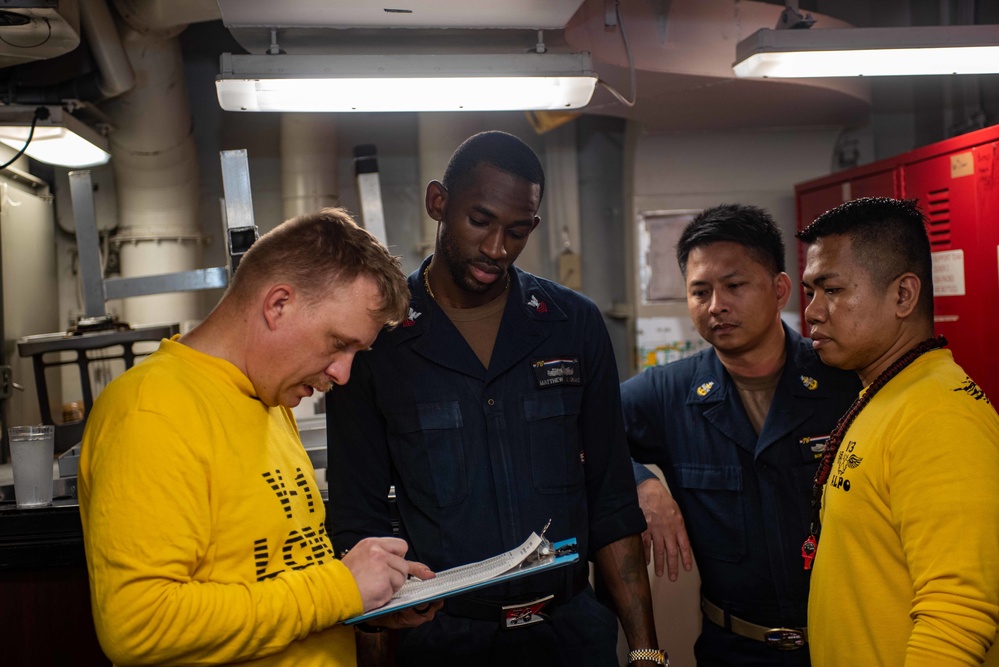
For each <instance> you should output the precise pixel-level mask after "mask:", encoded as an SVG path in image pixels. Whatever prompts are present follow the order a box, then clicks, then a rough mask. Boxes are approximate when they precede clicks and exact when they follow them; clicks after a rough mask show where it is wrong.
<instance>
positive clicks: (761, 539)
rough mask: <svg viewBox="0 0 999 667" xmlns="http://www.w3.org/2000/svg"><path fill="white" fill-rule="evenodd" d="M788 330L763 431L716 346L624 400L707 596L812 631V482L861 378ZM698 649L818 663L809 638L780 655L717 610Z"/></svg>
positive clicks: (632, 385)
mask: <svg viewBox="0 0 999 667" xmlns="http://www.w3.org/2000/svg"><path fill="white" fill-rule="evenodd" d="M784 332H785V337H786V338H785V340H786V361H785V364H784V370H783V372H782V373H781V376H780V379H779V380H778V384H777V388H776V390H775V391H774V396H773V401H772V403H771V406H770V412H769V413H768V414H767V418H766V421H765V422H764V424H763V428H762V431H761V433H760V434H759V436H757V434H756V431H755V430H754V429H753V426H752V423H751V422H750V421H749V417H748V416H747V414H746V411H745V408H744V407H743V405H742V400H741V399H740V397H739V392H738V389H737V387H736V386H735V384H734V383H733V381H732V378H731V376H729V374H728V372H727V371H726V370H725V367H724V366H722V363H721V361H720V360H719V359H718V355H717V354H716V353H715V351H714V349H713V348H712V349H707V350H702V351H701V352H699V353H698V354H696V355H694V356H692V357H689V358H687V359H682V360H680V361H677V362H674V363H671V364H668V365H666V366H659V367H655V368H651V369H649V370H647V371H645V372H643V373H640V374H638V375H636V376H635V377H633V378H631V379H630V380H628V381H626V382H625V383H624V384H623V385H622V387H621V400H622V405H623V409H624V416H625V429H626V431H627V434H628V444H629V447H630V449H631V455H632V457H633V458H634V459H635V460H636V461H639V462H641V463H654V464H656V465H658V466H659V467H660V468H661V469H662V471H663V474H664V475H665V477H666V481H667V483H668V484H669V488H670V491H671V493H672V494H673V497H674V498H675V499H676V502H677V504H678V505H679V506H680V511H681V513H682V514H683V518H684V522H685V524H686V528H687V533H688V535H689V537H690V542H691V548H692V549H693V552H694V557H695V558H696V560H697V566H698V569H699V571H700V574H701V593H702V595H703V596H704V597H705V598H706V599H707V600H709V601H710V602H711V603H713V604H714V605H716V606H717V607H720V608H722V609H723V610H724V611H725V612H726V614H730V615H732V616H736V617H738V618H741V619H743V620H745V621H749V622H750V623H754V624H757V625H762V626H766V627H788V628H803V627H805V626H806V611H807V606H808V572H806V571H805V570H804V567H803V561H802V557H801V545H802V542H804V540H805V538H806V537H807V536H808V527H809V523H810V519H811V514H810V509H809V500H810V498H811V489H812V479H813V476H814V474H815V469H816V468H817V466H818V461H819V459H820V458H821V454H822V447H823V445H824V443H825V439H826V437H828V435H829V434H830V432H831V431H832V430H833V428H835V426H836V422H837V421H838V420H839V418H840V416H842V415H843V413H845V412H846V410H847V409H848V408H849V406H850V404H851V403H852V402H853V400H854V399H855V398H856V397H857V394H858V392H859V391H860V388H861V385H860V381H859V379H858V378H857V375H856V374H855V373H852V372H848V371H842V370H838V369H835V368H830V367H829V366H826V365H824V364H823V363H822V362H821V361H820V360H819V358H818V355H817V354H816V353H815V352H813V351H812V347H811V341H810V340H808V339H806V338H802V336H801V335H800V334H798V333H797V332H795V331H792V330H791V329H789V328H788V327H787V326H786V325H785V326H784ZM645 475H646V476H651V473H649V472H648V470H645ZM639 481H642V480H641V479H640V480H639ZM694 652H695V655H696V657H697V661H698V665H700V666H702V667H704V666H709V665H710V666H713V665H808V664H809V663H808V649H807V646H806V647H805V648H803V649H799V650H794V651H779V650H776V649H773V648H770V647H768V646H766V645H765V644H763V643H762V642H759V641H755V640H752V639H747V638H744V637H740V636H738V635H736V634H734V633H732V632H729V631H726V630H725V629H724V628H721V627H719V626H717V625H714V624H713V623H711V621H709V620H708V619H706V618H705V619H703V628H702V634H701V637H700V638H699V639H698V641H697V644H696V645H695V648H694Z"/></svg>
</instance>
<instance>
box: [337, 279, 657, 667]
mask: <svg viewBox="0 0 999 667" xmlns="http://www.w3.org/2000/svg"><path fill="white" fill-rule="evenodd" d="M428 262H429V259H428V260H426V261H425V262H424V265H423V266H421V267H420V269H419V270H418V271H416V272H414V273H413V274H412V275H411V276H410V277H409V287H410V292H411V295H412V301H411V304H410V314H409V318H408V319H407V320H406V321H405V322H404V323H403V324H402V325H400V326H398V327H397V328H395V329H394V330H392V331H384V332H382V334H381V335H380V336H379V337H378V339H377V340H376V341H375V343H374V345H373V346H372V349H371V350H370V351H368V352H365V353H362V354H358V355H357V356H356V357H355V360H354V364H353V368H352V370H351V378H350V381H349V382H348V383H347V384H346V385H343V386H338V387H335V388H334V389H333V391H332V392H331V393H330V395H329V398H328V403H327V406H328V413H327V424H328V442H329V467H328V469H327V478H328V481H329V489H330V512H329V517H330V526H331V535H332V539H333V544H334V546H335V548H336V549H337V551H338V553H339V552H341V551H342V550H343V549H346V548H349V547H351V546H353V545H354V544H355V543H357V542H358V541H359V540H360V539H362V538H364V537H370V536H385V535H391V534H392V528H391V523H390V506H389V502H388V500H387V498H386V496H387V491H388V489H389V486H390V485H392V484H394V485H395V490H396V496H397V503H398V512H399V516H400V519H401V527H400V528H401V535H400V536H401V537H403V538H405V539H406V540H407V541H408V542H409V545H410V547H411V550H410V554H409V556H410V557H411V558H413V559H415V560H419V561H421V562H423V563H425V564H427V565H428V566H429V567H430V568H431V569H434V570H441V569H445V568H450V567H454V566H457V565H463V564H465V563H469V562H473V561H479V560H482V559H484V558H487V557H490V556H494V555H496V554H499V553H502V552H505V551H507V550H509V549H511V548H513V547H515V546H517V545H519V544H521V543H522V542H523V541H524V540H525V539H526V538H527V537H528V535H529V534H530V533H531V532H532V531H534V532H539V531H540V530H541V529H542V528H543V527H544V526H545V524H546V523H548V521H549V519H550V520H551V527H550V528H549V529H548V532H547V534H546V537H547V538H549V539H550V540H551V541H552V542H556V541H559V540H563V539H567V538H570V537H575V538H576V539H577V540H578V546H579V550H580V562H579V563H578V564H577V565H576V566H568V567H564V568H562V569H560V570H556V571H552V572H549V573H540V574H538V575H534V576H531V577H526V578H523V579H519V580H516V581H513V582H510V583H507V584H502V585H498V586H496V587H490V588H488V589H483V590H482V591H480V592H481V594H482V595H481V596H479V598H478V599H488V600H490V601H493V602H496V603H497V605H498V604H499V603H503V602H505V601H515V602H522V601H530V600H532V599H535V598H537V597H542V596H544V595H546V594H555V595H556V603H557V604H558V603H561V606H560V607H559V608H558V609H556V610H555V611H554V612H553V614H552V622H551V623H545V624H540V625H538V626H530V627H528V628H523V629H515V630H501V629H499V611H498V608H497V614H496V618H495V620H493V621H486V620H482V619H476V618H468V617H466V616H462V615H461V614H462V613H463V612H461V611H460V610H453V609H452V608H451V606H446V607H445V608H444V610H443V611H442V612H441V613H440V614H439V615H438V618H437V619H436V620H435V621H433V622H432V623H427V624H425V625H423V626H421V627H419V628H416V629H414V630H412V631H409V632H407V633H404V635H403V637H402V640H401V646H400V654H399V662H400V664H413V665H416V664H435V665H439V664H455V660H457V659H458V658H462V659H465V658H467V659H475V660H481V661H482V662H481V664H513V663H510V662H509V660H515V661H517V664H539V665H546V666H550V665H559V664H566V665H570V664H571V665H578V664H593V665H603V664H612V663H613V662H615V661H616V658H615V657H614V655H615V653H614V650H615V648H614V647H615V643H616V637H617V621H616V619H615V617H614V614H613V613H612V612H611V611H610V610H608V609H606V608H605V607H603V606H602V605H600V604H599V603H597V602H596V601H595V599H594V598H593V594H592V591H591V590H590V589H589V588H588V587H587V585H586V583H585V582H586V574H587V569H588V568H587V563H586V561H587V557H592V556H593V554H594V552H596V551H597V550H598V549H600V548H601V547H603V546H605V545H607V544H610V543H611V542H614V541H616V540H618V539H621V538H623V537H626V536H628V535H633V534H636V533H640V532H642V531H643V530H644V529H645V520H644V517H643V515H642V513H641V510H640V509H639V507H638V501H637V494H636V491H635V483H634V476H633V472H632V468H631V465H630V462H629V459H628V451H627V443H626V441H625V437H624V428H623V422H622V417H621V409H620V385H619V379H618V375H617V370H616V366H615V361H614V355H613V350H612V348H611V345H610V341H609V338H608V336H607V331H606V327H605V325H604V323H603V319H602V318H601V315H600V312H599V310H598V309H597V308H596V306H595V305H594V304H593V302H592V301H590V300H589V299H587V298H586V297H584V296H581V295H579V294H577V293H575V292H573V291H571V290H568V289H566V288H564V287H562V286H560V285H558V284H557V283H553V282H550V281H547V280H544V279H541V278H538V277H536V276H533V275H531V274H529V273H526V272H524V271H521V270H519V269H516V268H511V272H512V281H511V288H510V293H509V295H508V301H507V304H506V308H505V310H504V312H503V317H502V321H501V324H500V328H499V333H498V336H497V338H496V343H495V347H494V349H493V353H492V358H491V359H490V362H489V368H488V369H487V368H484V367H483V365H482V363H481V362H480V361H479V359H478V357H476V355H475V353H474V352H473V351H472V349H471V347H469V345H468V344H467V343H466V341H465V339H464V338H463V337H462V335H461V334H460V333H459V332H458V330H457V329H456V328H455V327H454V325H453V324H452V323H451V321H450V320H449V319H448V317H447V316H446V315H445V313H444V312H443V311H442V310H441V309H440V308H439V307H438V306H437V304H436V303H435V302H434V300H433V299H432V298H430V297H429V296H428V295H427V293H426V291H425V289H424V286H423V284H422V281H421V279H420V276H421V275H422V271H423V270H424V268H425V267H426V265H427V263H428ZM480 592H476V593H480ZM441 660H443V661H444V662H443V663H442V662H441ZM607 660H610V661H611V662H607Z"/></svg>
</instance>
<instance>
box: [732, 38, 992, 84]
mask: <svg viewBox="0 0 999 667" xmlns="http://www.w3.org/2000/svg"><path fill="white" fill-rule="evenodd" d="M732 67H733V69H734V70H735V74H736V76H738V77H746V78H810V77H832V76H892V75H905V74H990V73H995V72H999V25H955V26H938V27H902V28H829V29H820V30H815V29H803V30H780V29H778V30H769V29H763V30H758V31H756V32H755V33H753V34H752V35H750V36H749V37H747V38H746V39H744V40H742V41H740V42H739V43H738V45H737V46H736V61H735V64H734V65H733V66H732Z"/></svg>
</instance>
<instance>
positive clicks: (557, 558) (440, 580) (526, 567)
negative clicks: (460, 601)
mask: <svg viewBox="0 0 999 667" xmlns="http://www.w3.org/2000/svg"><path fill="white" fill-rule="evenodd" d="M503 559H508V560H509V561H510V562H513V563H514V565H513V566H512V567H508V568H505V569H503V570H502V571H501V572H499V573H493V571H494V570H495V569H496V568H498V567H499V565H500V564H505V563H504V560H503ZM578 560H579V554H578V553H576V538H574V537H572V538H569V539H567V540H562V541H561V542H554V543H552V542H549V541H548V540H546V539H545V538H544V537H540V536H538V535H537V534H536V533H531V537H529V538H528V540H527V541H526V542H524V544H522V545H520V546H519V547H517V548H516V549H512V550H511V551H508V552H506V553H504V554H500V555H498V556H493V557H492V558H487V559H486V560H484V561H479V562H478V563H469V564H468V565H459V566H458V567H453V568H451V569H449V570H442V571H441V572H438V573H437V576H436V577H435V578H434V579H427V580H425V581H420V580H419V579H413V578H411V579H410V581H408V582H406V583H405V584H404V585H403V587H402V588H400V589H399V590H398V591H397V592H396V594H395V595H394V596H393V597H392V599H391V600H390V601H389V602H388V603H386V604H385V605H383V606H381V607H379V608H377V609H372V610H371V611H369V612H367V613H365V614H361V615H360V616H354V617H353V618H349V619H347V620H346V621H344V625H354V624H356V623H363V622H365V621H369V620H371V619H373V618H378V617H379V616H385V615H386V614H392V613H394V612H397V611H400V610H402V609H408V608H409V607H415V606H418V605H421V604H426V603H428V602H433V601H434V600H442V599H445V598H450V597H454V596H456V595H461V594H463V593H467V592H468V591H474V590H476V589H479V588H485V587H487V586H492V585H494V584H498V583H500V582H503V581H510V580H512V579H520V578H521V577H529V576H531V575H533V574H537V573H539V572H548V571H549V570H554V569H557V568H560V567H565V566H566V565H571V564H572V563H575V562H577V561H578ZM486 572H489V574H486Z"/></svg>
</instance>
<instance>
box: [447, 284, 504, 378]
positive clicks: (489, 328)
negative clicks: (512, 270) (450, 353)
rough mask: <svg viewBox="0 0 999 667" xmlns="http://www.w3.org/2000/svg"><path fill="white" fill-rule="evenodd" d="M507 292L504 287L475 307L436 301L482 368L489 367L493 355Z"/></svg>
mask: <svg viewBox="0 0 999 667" xmlns="http://www.w3.org/2000/svg"><path fill="white" fill-rule="evenodd" d="M509 294H510V290H509V289H505V290H503V293H502V294H500V295H499V296H498V297H496V298H495V299H493V300H492V301H490V302H489V303H487V304H485V305H484V306H477V307H475V308H451V307H450V306H446V305H444V304H443V303H440V302H439V301H438V302H437V304H438V305H439V306H440V307H441V310H443V311H444V314H445V315H447V316H448V319H450V320H451V322H453V323H454V326H455V328H457V329H458V332H459V333H460V334H461V335H462V337H463V338H464V339H465V341H466V342H467V343H468V345H469V347H471V348H472V351H473V352H475V356H477V357H478V358H479V361H481V362H482V366H483V367H484V368H489V360H490V359H491V358H492V356H493V346H494V345H495V344H496V335H497V334H498V333H499V327H500V321H501V320H502V319H503V309H504V308H505V307H506V299H507V296H508V295H509Z"/></svg>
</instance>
